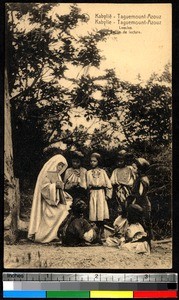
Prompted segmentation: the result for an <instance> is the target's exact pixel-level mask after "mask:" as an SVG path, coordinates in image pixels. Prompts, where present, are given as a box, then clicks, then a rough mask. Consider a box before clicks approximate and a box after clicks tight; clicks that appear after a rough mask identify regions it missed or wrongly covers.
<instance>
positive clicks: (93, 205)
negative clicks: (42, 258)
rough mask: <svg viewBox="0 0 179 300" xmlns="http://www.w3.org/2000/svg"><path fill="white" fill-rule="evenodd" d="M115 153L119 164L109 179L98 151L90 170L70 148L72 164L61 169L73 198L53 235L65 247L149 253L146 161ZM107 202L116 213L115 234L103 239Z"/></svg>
mask: <svg viewBox="0 0 179 300" xmlns="http://www.w3.org/2000/svg"><path fill="white" fill-rule="evenodd" d="M131 158H132V157H131V156H130V155H129V154H127V153H126V151H125V150H122V151H120V153H119V155H118V158H117V161H118V166H117V168H116V169H114V170H113V172H112V175H111V177H109V176H108V175H107V172H106V171H105V170H104V169H103V167H102V158H101V155H100V154H99V153H92V154H91V157H90V166H91V169H90V170H88V171H87V170H86V169H85V168H84V167H82V160H83V154H82V153H81V152H77V151H75V152H74V153H73V156H72V160H71V164H72V166H71V167H70V168H68V169H66V171H65V174H64V178H63V183H64V187H63V189H64V191H65V192H67V193H68V194H69V195H71V197H72V198H73V203H72V206H71V212H70V214H69V215H68V216H67V218H66V219H65V221H64V222H63V224H62V225H61V226H60V228H59V230H58V236H59V237H61V238H62V242H63V244H64V245H90V244H91V243H98V244H103V245H107V246H113V245H117V246H118V247H126V248H127V249H128V250H131V251H134V252H137V253H150V248H151V238H152V229H151V220H150V212H151V203H150V201H149V198H148V196H147V191H148V188H149V179H148V177H147V175H146V172H147V170H148V168H149V162H148V161H147V160H145V159H144V158H137V159H134V158H132V159H131ZM110 203H113V205H114V207H115V211H116V216H117V217H116V219H115V220H114V223H113V225H114V232H113V233H112V234H111V236H109V237H107V238H106V237H105V234H104V225H105V221H106V220H109V219H110V218H111V217H112V216H110V213H109V207H110V205H111V204H110Z"/></svg>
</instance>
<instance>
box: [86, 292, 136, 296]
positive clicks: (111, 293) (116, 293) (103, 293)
mask: <svg viewBox="0 0 179 300" xmlns="http://www.w3.org/2000/svg"><path fill="white" fill-rule="evenodd" d="M90 298H133V291H90Z"/></svg>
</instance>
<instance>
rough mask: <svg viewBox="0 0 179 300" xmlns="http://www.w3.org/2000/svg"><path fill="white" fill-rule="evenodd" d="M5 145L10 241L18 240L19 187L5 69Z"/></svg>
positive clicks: (6, 201) (6, 200)
mask: <svg viewBox="0 0 179 300" xmlns="http://www.w3.org/2000/svg"><path fill="white" fill-rule="evenodd" d="M4 134H5V136H4V139H5V145H4V150H5V151H4V177H5V187H4V190H5V197H4V201H5V206H4V207H5V208H7V207H8V210H9V214H10V215H9V218H10V242H11V243H15V242H16V241H17V232H18V224H17V223H18V213H19V188H18V184H17V183H18V181H16V179H15V177H14V170H13V147H12V129H11V107H10V101H9V90H8V77H7V70H5V132H4Z"/></svg>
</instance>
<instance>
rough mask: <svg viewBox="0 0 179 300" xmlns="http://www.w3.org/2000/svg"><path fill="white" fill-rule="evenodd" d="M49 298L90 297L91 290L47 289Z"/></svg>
mask: <svg viewBox="0 0 179 300" xmlns="http://www.w3.org/2000/svg"><path fill="white" fill-rule="evenodd" d="M47 298H90V292H89V291H47Z"/></svg>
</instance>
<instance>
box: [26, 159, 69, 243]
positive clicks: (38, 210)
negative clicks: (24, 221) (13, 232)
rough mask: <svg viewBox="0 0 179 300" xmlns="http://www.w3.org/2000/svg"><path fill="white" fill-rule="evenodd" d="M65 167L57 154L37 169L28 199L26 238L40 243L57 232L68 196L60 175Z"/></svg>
mask: <svg viewBox="0 0 179 300" xmlns="http://www.w3.org/2000/svg"><path fill="white" fill-rule="evenodd" d="M67 167H68V164H67V161H66V159H65V158H64V157H63V156H62V155H60V154H57V155H55V156H53V157H52V158H50V159H49V160H48V161H47V162H46V163H45V165H44V166H43V168H42V170H41V171H40V173H39V175H38V178H37V182H36V186H35V191H34V197H33V202H32V209H31V216H30V224H29V231H28V238H29V239H31V240H33V241H35V242H40V243H48V242H51V241H53V240H55V239H57V238H58V237H57V231H58V229H59V227H60V225H61V224H62V222H63V221H64V219H65V218H66V217H67V215H68V213H69V212H68V211H69V209H70V206H71V204H72V197H71V196H70V195H69V194H68V193H66V192H65V191H64V190H63V189H64V184H63V181H62V178H61V174H62V173H64V171H65V170H66V168H67Z"/></svg>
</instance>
